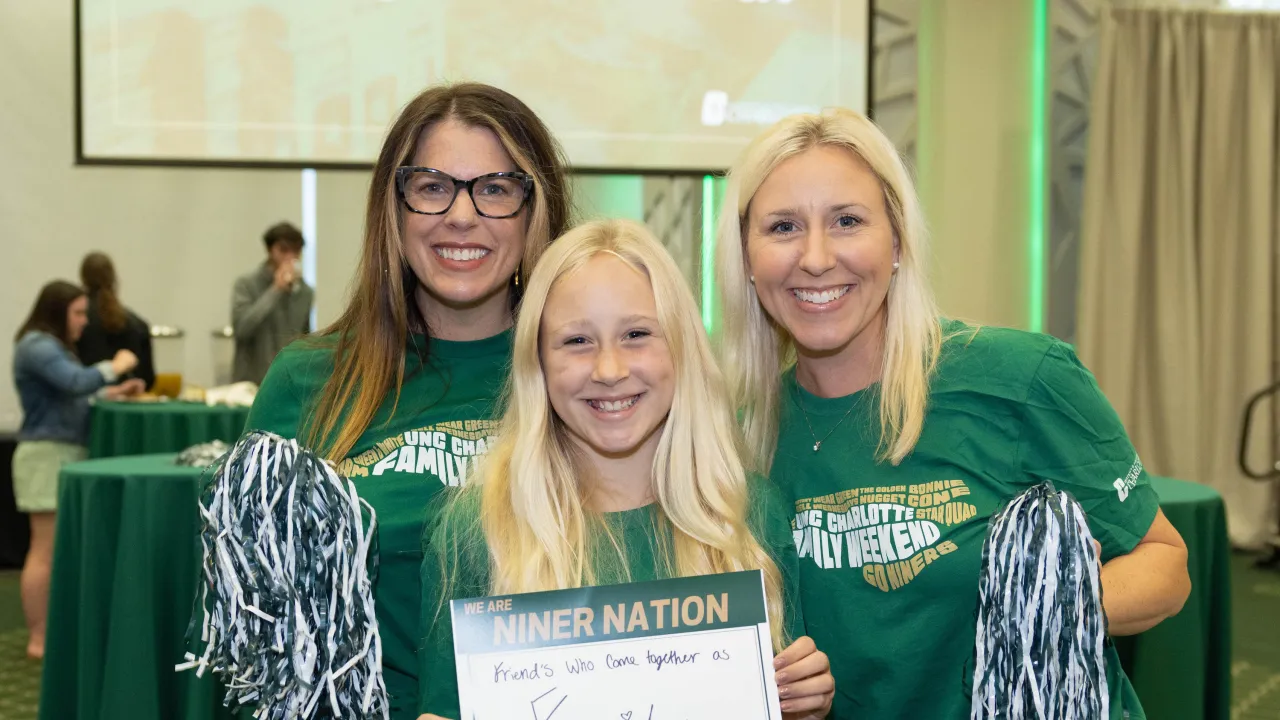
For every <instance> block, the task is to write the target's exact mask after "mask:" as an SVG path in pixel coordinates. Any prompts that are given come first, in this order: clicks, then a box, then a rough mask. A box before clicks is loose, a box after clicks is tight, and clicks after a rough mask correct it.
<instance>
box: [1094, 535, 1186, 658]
mask: <svg viewBox="0 0 1280 720" xmlns="http://www.w3.org/2000/svg"><path fill="white" fill-rule="evenodd" d="M1190 594H1191V577H1190V575H1188V573H1187V544H1186V543H1185V542H1183V540H1182V536H1181V535H1179V534H1178V531H1177V530H1176V529H1174V527H1173V525H1170V524H1169V520H1168V518H1166V517H1165V516H1164V511H1157V513H1156V519H1155V521H1154V522H1152V523H1151V528H1150V529H1149V530H1147V534H1146V535H1145V536H1143V538H1142V540H1140V541H1139V542H1138V546H1137V547H1135V548H1134V549H1133V550H1132V551H1130V552H1129V553H1128V554H1125V555H1121V556H1119V557H1117V558H1114V559H1112V560H1111V561H1110V562H1108V563H1106V564H1105V565H1103V566H1102V605H1103V609H1104V610H1105V611H1106V613H1107V624H1108V629H1109V631H1110V633H1111V634H1112V635H1137V634H1138V633H1140V632H1143V631H1145V630H1149V629H1151V628H1153V627H1155V626H1156V625H1157V624H1159V623H1160V621H1162V620H1164V619H1165V618H1169V617H1173V616H1174V615H1177V614H1178V611H1180V610H1182V605H1183V603H1185V602H1186V601H1187V596H1188V595H1190Z"/></svg>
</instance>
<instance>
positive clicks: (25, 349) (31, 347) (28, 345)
mask: <svg viewBox="0 0 1280 720" xmlns="http://www.w3.org/2000/svg"><path fill="white" fill-rule="evenodd" d="M65 351H66V348H64V347H63V345H62V341H61V340H59V339H58V338H56V337H54V336H52V335H50V334H49V333H47V332H45V331H43V330H28V331H26V332H25V333H23V334H22V337H20V338H18V342H17V343H16V344H15V345H14V356H15V357H27V356H31V355H33V354H34V355H41V356H43V355H48V354H49V353H58V354H61V353H63V352H65Z"/></svg>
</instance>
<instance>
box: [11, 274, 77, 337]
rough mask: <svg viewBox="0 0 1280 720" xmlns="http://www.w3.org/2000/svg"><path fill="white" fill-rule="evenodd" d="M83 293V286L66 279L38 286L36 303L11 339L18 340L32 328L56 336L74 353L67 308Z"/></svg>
mask: <svg viewBox="0 0 1280 720" xmlns="http://www.w3.org/2000/svg"><path fill="white" fill-rule="evenodd" d="M84 294H85V293H84V289H83V288H81V287H80V286H79V285H74V284H72V283H69V282H67V281H66V280H54V281H52V282H50V283H48V284H46V285H45V286H44V287H42V288H40V294H39V295H38V296H36V303H35V305H33V306H31V314H29V315H27V319H26V320H24V321H23V323H22V325H21V327H19V328H18V334H17V335H14V336H13V341H14V342H18V341H19V340H21V339H22V336H23V335H26V334H27V333H29V332H32V331H33V330H34V331H39V332H43V333H48V334H50V335H52V336H54V337H56V338H58V340H60V341H61V342H62V344H63V345H64V346H66V348H67V349H68V350H70V351H71V352H72V353H75V345H74V344H73V343H72V342H71V336H70V333H68V332H67V308H69V307H71V303H73V302H75V301H76V300H77V299H79V298H80V297H82V296H83V295H84Z"/></svg>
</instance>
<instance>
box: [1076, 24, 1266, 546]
mask: <svg viewBox="0 0 1280 720" xmlns="http://www.w3.org/2000/svg"><path fill="white" fill-rule="evenodd" d="M1099 42H1100V44H1099V58H1098V68H1097V76H1096V79H1095V81H1094V94H1093V106H1092V111H1091V116H1090V129H1089V133H1090V139H1089V155H1088V160H1087V163H1086V165H1085V183H1084V184H1085V190H1084V192H1085V209H1084V220H1083V228H1082V231H1081V267H1080V271H1081V275H1080V296H1079V309H1078V312H1079V328H1078V338H1077V342H1078V346H1079V353H1080V356H1081V358H1082V359H1083V360H1084V362H1085V363H1086V364H1087V365H1088V366H1089V367H1090V368H1091V369H1092V370H1093V371H1094V373H1095V374H1096V375H1097V377H1098V381H1099V383H1100V384H1101V386H1102V388H1103V390H1104V391H1105V392H1106V393H1107V396H1108V397H1109V398H1110V399H1111V401H1112V402H1113V403H1114V404H1115V406H1116V409H1117V410H1118V411H1119V413H1120V416H1121V418H1123V420H1124V422H1125V425H1126V427H1127V428H1128V429H1129V432H1130V434H1131V435H1132V437H1133V441H1134V444H1135V445H1136V446H1137V448H1138V452H1139V453H1140V455H1141V456H1142V458H1143V462H1144V463H1145V464H1146V465H1147V467H1148V468H1149V469H1150V470H1151V471H1152V472H1155V473H1157V474H1160V475H1168V476H1172V477H1178V478H1182V479H1187V480H1195V481H1198V482H1201V483H1204V484H1206V485H1210V486H1212V487H1214V488H1216V489H1217V490H1219V491H1220V492H1221V493H1222V494H1223V496H1224V497H1225V498H1226V503H1227V513H1228V520H1229V523H1230V527H1231V535H1232V540H1233V541H1234V542H1235V543H1237V544H1239V545H1245V546H1256V545H1257V544H1259V543H1260V542H1262V541H1263V540H1264V539H1265V538H1266V537H1267V536H1268V535H1269V534H1270V533H1271V531H1272V526H1273V523H1274V515H1275V512H1274V505H1273V495H1272V487H1271V486H1270V485H1268V484H1263V483H1258V482H1255V481H1251V480H1249V479H1248V478H1246V477H1245V476H1244V475H1243V474H1242V473H1241V472H1240V471H1239V469H1238V467H1237V462H1236V457H1237V452H1238V443H1239V434H1240V430H1241V424H1242V411H1243V406H1244V403H1245V402H1246V400H1247V399H1248V397H1249V396H1250V394H1252V393H1253V392H1256V391H1258V390H1261V389H1262V388H1263V387H1265V386H1266V385H1269V384H1270V383H1271V382H1272V381H1273V378H1274V377H1275V374H1276V372H1277V363H1276V360H1277V355H1276V353H1277V348H1278V347H1280V337H1278V336H1277V330H1276V324H1277V323H1276V319H1275V318H1276V316H1277V311H1278V306H1277V303H1278V301H1280V298H1278V297H1277V292H1276V286H1277V282H1278V281H1280V278H1278V277H1277V270H1276V268H1277V264H1276V257H1277V251H1278V250H1280V225H1278V217H1280V215H1278V211H1277V207H1280V148H1278V141H1280V133H1278V131H1277V125H1278V120H1277V96H1278V95H1280V80H1278V71H1277V68H1280V16H1278V15H1274V14H1269V15H1263V14H1250V15H1246V14H1229V13H1215V12H1194V11H1177V10H1152V9H1147V10H1121V9H1110V10H1106V11H1104V12H1103V18H1102V21H1101V28H1100V41H1099ZM1255 429H1256V431H1257V432H1256V433H1255V442H1253V446H1254V447H1256V448H1258V451H1257V452H1255V454H1254V456H1253V457H1252V458H1251V460H1252V461H1253V466H1254V467H1261V466H1264V465H1266V464H1267V463H1269V462H1271V461H1272V460H1273V458H1272V456H1271V453H1272V449H1273V439H1274V438H1275V437H1276V432H1277V430H1278V429H1280V428H1277V427H1276V426H1275V423H1274V416H1273V415H1268V418H1267V421H1266V422H1264V423H1263V424H1262V426H1261V427H1256V428H1255Z"/></svg>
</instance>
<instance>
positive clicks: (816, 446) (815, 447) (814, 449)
mask: <svg viewBox="0 0 1280 720" xmlns="http://www.w3.org/2000/svg"><path fill="white" fill-rule="evenodd" d="M820 447H822V441H821V440H819V441H818V442H816V443H814V444H813V451H814V452H818V448H820Z"/></svg>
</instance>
